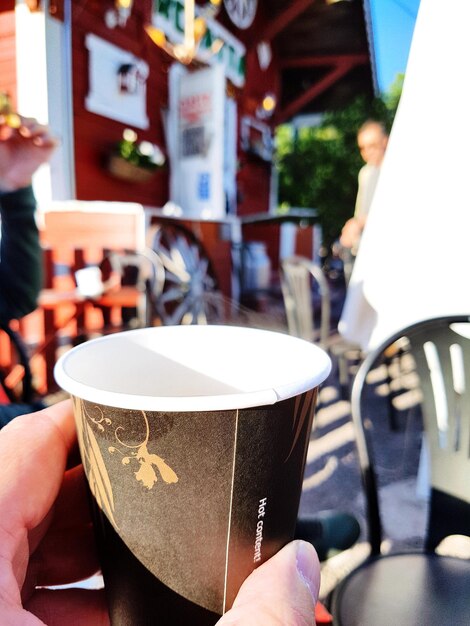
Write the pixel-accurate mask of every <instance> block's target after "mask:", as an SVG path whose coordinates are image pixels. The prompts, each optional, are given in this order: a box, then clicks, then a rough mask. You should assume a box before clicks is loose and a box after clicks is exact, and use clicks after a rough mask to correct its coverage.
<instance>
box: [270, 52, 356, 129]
mask: <svg viewBox="0 0 470 626" xmlns="http://www.w3.org/2000/svg"><path fill="white" fill-rule="evenodd" d="M353 67H354V64H353V63H343V64H342V65H338V66H337V67H335V68H333V69H332V70H331V71H330V72H329V73H328V74H327V75H326V76H324V77H323V78H322V79H321V80H320V81H318V83H315V85H312V86H311V87H310V88H309V89H307V91H305V92H304V93H303V94H302V95H301V96H299V97H298V98H296V99H295V100H293V101H292V102H290V103H289V104H288V105H287V106H286V107H285V108H284V109H282V111H279V114H278V115H276V118H275V120H274V122H275V125H278V124H282V123H283V122H285V121H286V120H288V119H290V118H291V117H293V116H294V115H295V114H296V113H297V112H298V111H300V109H301V108H302V107H303V106H304V105H306V104H307V103H308V102H311V101H312V100H314V99H315V98H317V97H318V96H319V95H320V94H321V93H323V92H324V91H326V90H327V89H328V88H329V87H331V85H334V84H335V83H336V82H337V81H338V80H339V79H340V78H342V77H343V76H344V75H345V74H347V73H348V72H349V71H350V70H351V69H352V68H353Z"/></svg>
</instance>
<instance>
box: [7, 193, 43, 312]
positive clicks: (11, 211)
mask: <svg viewBox="0 0 470 626" xmlns="http://www.w3.org/2000/svg"><path fill="white" fill-rule="evenodd" d="M35 210H36V201H35V198H34V195H33V190H32V188H31V187H25V188H24V189H19V190H18V191H13V192H11V193H5V194H1V195H0V216H1V228H2V236H1V241H0V321H1V322H8V321H9V320H11V319H15V318H20V317H23V315H26V314H27V313H31V311H34V309H35V308H36V302H37V297H38V294H39V290H40V289H41V284H42V271H41V268H42V252H41V247H40V244H39V233H38V229H37V225H36V220H35V216H34V213H35Z"/></svg>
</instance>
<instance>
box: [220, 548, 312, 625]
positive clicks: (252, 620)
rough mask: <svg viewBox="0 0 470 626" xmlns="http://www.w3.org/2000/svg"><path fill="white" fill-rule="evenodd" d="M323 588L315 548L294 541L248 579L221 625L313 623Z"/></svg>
mask: <svg viewBox="0 0 470 626" xmlns="http://www.w3.org/2000/svg"><path fill="white" fill-rule="evenodd" d="M319 587H320V564H319V562H318V557H317V554H316V552H315V549H314V548H313V546H312V545H311V544H309V543H306V542H305V541H293V542H291V543H289V544H287V546H285V547H284V548H283V549H282V550H280V551H279V552H278V553H277V554H275V555H274V556H273V557H272V558H271V559H269V560H268V561H266V563H263V565H261V566H260V567H258V568H257V569H256V570H255V571H254V572H253V573H252V574H251V575H250V576H249V577H248V578H247V579H246V580H245V582H244V583H243V585H242V586H241V588H240V591H239V592H238V595H237V597H236V598H235V602H234V603H233V607H232V608H231V609H230V611H228V612H227V613H225V615H224V616H223V617H222V618H221V619H220V620H219V621H218V622H217V626H230V625H232V626H234V625H236V626H251V625H253V626H313V625H314V623H315V617H314V616H315V603H316V601H317V599H318V590H319Z"/></svg>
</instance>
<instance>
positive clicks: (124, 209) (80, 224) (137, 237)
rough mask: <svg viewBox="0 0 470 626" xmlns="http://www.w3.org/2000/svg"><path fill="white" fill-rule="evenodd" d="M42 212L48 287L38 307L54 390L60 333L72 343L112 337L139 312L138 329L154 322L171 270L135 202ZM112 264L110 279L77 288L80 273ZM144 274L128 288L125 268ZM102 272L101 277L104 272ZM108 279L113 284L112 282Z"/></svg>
mask: <svg viewBox="0 0 470 626" xmlns="http://www.w3.org/2000/svg"><path fill="white" fill-rule="evenodd" d="M47 209H48V210H46V211H44V212H43V214H42V221H43V224H42V227H41V229H40V236H41V243H42V246H43V248H44V251H45V288H44V289H43V290H42V291H41V293H40V296H39V302H38V306H39V309H40V310H41V311H42V313H43V323H44V330H43V343H42V345H41V346H40V347H39V350H40V351H42V352H43V353H44V356H45V363H46V378H47V387H48V388H50V387H51V386H52V385H53V373H52V370H53V367H54V363H55V361H56V358H57V349H58V347H59V344H60V336H61V335H64V334H66V335H69V336H70V337H71V338H72V341H73V340H74V338H76V337H77V336H79V335H80V334H84V335H85V336H86V335H87V334H88V333H90V332H93V331H95V332H101V333H102V332H107V331H109V330H112V329H111V328H110V327H108V326H109V325H110V323H111V324H114V325H116V326H117V328H119V326H120V325H122V323H123V317H122V312H123V310H124V309H129V310H135V315H136V324H137V325H139V326H145V325H148V324H149V323H150V321H151V312H152V306H153V304H152V303H153V302H154V300H155V298H156V297H157V295H158V294H159V293H160V292H161V290H162V289H163V282H164V270H163V267H162V265H161V263H160V261H159V259H158V257H157V255H156V254H155V253H154V252H153V251H151V250H149V249H147V248H146V241H145V215H144V211H143V207H142V206H141V205H138V204H131V203H115V202H112V203H109V202H81V201H69V202H57V203H53V204H52V205H51V206H49V207H47ZM104 260H106V261H109V263H107V265H108V269H107V271H108V273H109V276H106V275H105V274H103V277H104V280H103V283H102V284H98V285H96V282H95V283H94V288H95V291H94V292H93V291H91V292H89V291H87V289H86V288H83V287H81V285H80V283H78V286H77V279H76V276H78V272H79V271H80V270H83V269H88V270H90V269H92V270H96V271H98V268H99V267H100V266H101V267H102V269H103V270H104V264H103V261H104ZM129 265H133V266H135V267H136V269H137V276H136V277H135V279H134V280H133V281H132V284H130V285H125V284H123V282H124V281H123V280H122V275H123V274H124V272H125V270H126V267H128V266H129ZM98 273H99V272H98ZM106 278H107V279H108V280H106Z"/></svg>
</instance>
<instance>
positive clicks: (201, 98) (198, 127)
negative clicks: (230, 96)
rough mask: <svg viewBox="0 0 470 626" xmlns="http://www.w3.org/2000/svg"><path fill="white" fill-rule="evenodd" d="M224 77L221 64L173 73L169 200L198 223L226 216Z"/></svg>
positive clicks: (175, 68)
mask: <svg viewBox="0 0 470 626" xmlns="http://www.w3.org/2000/svg"><path fill="white" fill-rule="evenodd" d="M224 104H225V76H224V71H223V68H222V67H221V66H220V65H217V64H216V65H214V66H213V67H208V68H205V69H201V70H197V71H195V72H188V71H187V70H186V69H185V68H183V66H181V65H179V64H178V63H174V64H173V65H172V67H171V70H170V120H169V122H170V128H169V135H170V136H171V137H172V138H173V141H170V142H169V144H168V148H169V153H170V166H171V167H170V173H171V176H170V196H171V201H172V202H174V203H176V204H177V205H179V206H180V207H181V208H182V209H183V214H184V215H186V216H190V217H196V218H199V219H218V218H222V217H224V216H225V194H224Z"/></svg>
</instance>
